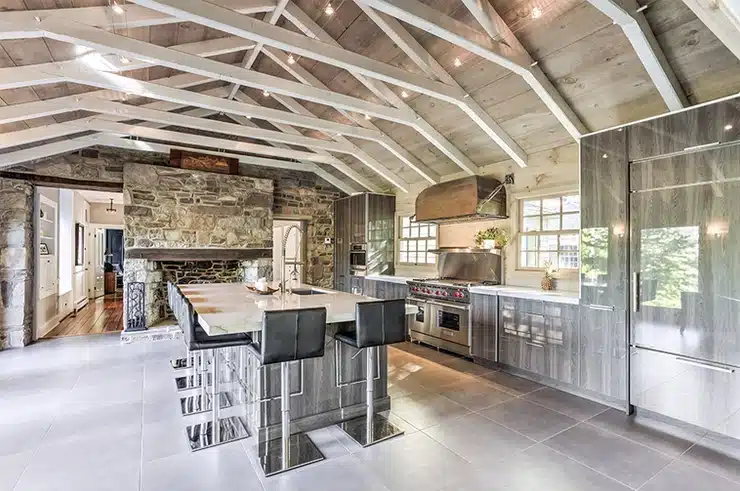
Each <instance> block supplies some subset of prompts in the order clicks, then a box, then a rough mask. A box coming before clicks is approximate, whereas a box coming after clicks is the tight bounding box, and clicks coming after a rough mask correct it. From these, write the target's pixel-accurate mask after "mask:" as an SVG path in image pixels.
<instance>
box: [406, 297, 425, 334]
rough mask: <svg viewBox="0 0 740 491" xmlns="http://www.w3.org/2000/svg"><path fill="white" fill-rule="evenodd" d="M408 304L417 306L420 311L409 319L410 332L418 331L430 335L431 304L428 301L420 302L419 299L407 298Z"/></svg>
mask: <svg viewBox="0 0 740 491" xmlns="http://www.w3.org/2000/svg"><path fill="white" fill-rule="evenodd" d="M406 303H409V304H411V305H416V307H417V308H418V309H419V312H417V313H416V314H414V315H409V316H408V317H407V319H408V320H407V321H406V322H407V324H408V328H409V331H416V332H420V333H422V334H427V335H429V334H430V331H429V304H428V303H427V301H426V300H420V299H418V298H407V299H406Z"/></svg>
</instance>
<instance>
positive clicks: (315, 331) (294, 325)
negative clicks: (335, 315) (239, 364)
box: [249, 307, 326, 365]
mask: <svg viewBox="0 0 740 491" xmlns="http://www.w3.org/2000/svg"><path fill="white" fill-rule="evenodd" d="M325 335H326V307H319V308H315V309H296V310H278V311H267V312H265V313H264V315H263V317H262V337H261V339H260V341H259V342H253V343H252V344H250V345H249V350H250V351H251V352H252V353H253V354H254V355H255V356H257V358H258V359H259V360H260V362H261V363H262V364H263V365H268V364H272V363H282V362H284V361H295V360H304V359H306V358H318V357H321V356H324V336H325Z"/></svg>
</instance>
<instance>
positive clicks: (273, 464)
mask: <svg viewBox="0 0 740 491" xmlns="http://www.w3.org/2000/svg"><path fill="white" fill-rule="evenodd" d="M288 441H289V443H288V446H287V452H283V440H282V439H281V438H275V439H273V440H268V441H266V442H262V443H260V444H259V445H258V449H257V451H258V456H259V461H260V465H261V466H262V470H263V471H264V472H265V477H269V476H274V475H275V474H280V473H281V472H285V471H289V470H291V469H295V468H296V467H303V466H304V465H308V464H313V463H314V462H319V461H321V460H324V455H323V454H322V453H321V451H320V450H319V449H318V447H317V446H316V444H315V443H314V442H313V441H311V439H310V438H309V437H308V436H307V435H306V434H305V433H295V434H293V435H290V438H289V440H288ZM284 456H285V457H287V458H286V459H284Z"/></svg>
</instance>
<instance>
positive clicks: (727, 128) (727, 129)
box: [725, 124, 733, 131]
mask: <svg viewBox="0 0 740 491" xmlns="http://www.w3.org/2000/svg"><path fill="white" fill-rule="evenodd" d="M732 128H733V126H732V125H731V124H727V125H725V131H730V130H731V129H732Z"/></svg>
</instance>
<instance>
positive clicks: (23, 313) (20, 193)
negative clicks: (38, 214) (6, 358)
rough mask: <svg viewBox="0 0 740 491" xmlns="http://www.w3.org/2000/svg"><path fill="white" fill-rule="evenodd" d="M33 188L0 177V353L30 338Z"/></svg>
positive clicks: (31, 315) (32, 296) (27, 341)
mask: <svg viewBox="0 0 740 491" xmlns="http://www.w3.org/2000/svg"><path fill="white" fill-rule="evenodd" d="M33 201H34V199H33V186H32V185H31V184H29V183H27V182H25V181H18V180H14V179H2V178H0V350H2V349H4V348H7V347H20V346H25V345H27V344H29V343H30V342H31V340H32V337H33V303H34V294H33V271H34V269H33V261H34V238H33V233H34V231H33Z"/></svg>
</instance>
